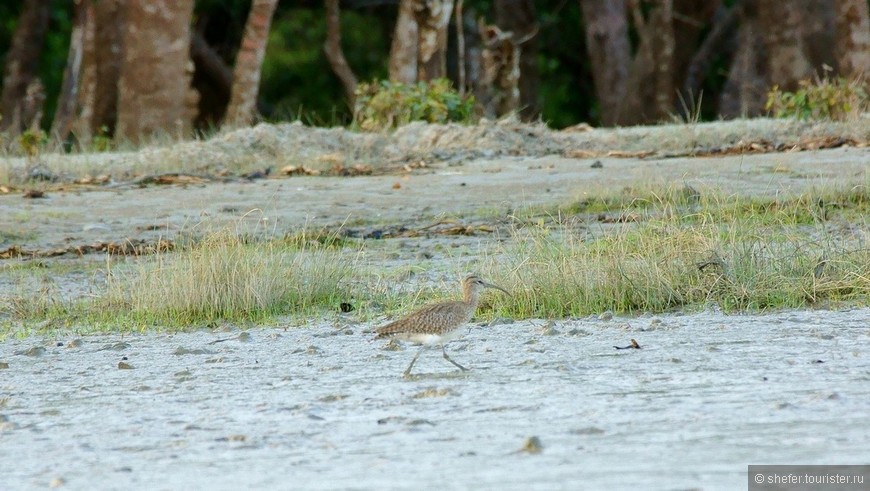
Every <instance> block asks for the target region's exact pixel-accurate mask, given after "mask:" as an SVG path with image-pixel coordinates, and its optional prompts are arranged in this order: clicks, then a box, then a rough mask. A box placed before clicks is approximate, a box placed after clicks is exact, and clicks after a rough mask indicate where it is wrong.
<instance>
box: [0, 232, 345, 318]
mask: <svg viewBox="0 0 870 491" xmlns="http://www.w3.org/2000/svg"><path fill="white" fill-rule="evenodd" d="M353 254H354V251H352V250H351V251H350V252H348V251H344V255H343V256H341V255H339V252H338V251H336V250H331V249H328V248H327V247H321V246H313V245H311V244H310V243H306V244H301V245H300V244H297V245H292V246H291V245H288V244H286V243H284V242H282V241H269V242H253V241H251V240H249V239H247V238H244V237H241V236H238V235H235V234H234V233H233V232H232V231H229V230H223V231H218V232H212V233H209V234H207V235H206V236H205V237H203V238H202V239H200V240H197V241H191V242H188V243H186V244H184V245H181V246H179V247H178V248H177V249H176V250H175V251H173V252H165V253H158V254H156V255H154V256H151V257H146V258H129V259H125V258H120V259H117V258H109V260H108V261H107V266H106V271H107V275H106V277H107V279H106V282H105V286H104V288H103V289H102V291H100V292H99V293H97V294H95V295H92V296H89V297H80V298H78V299H77V300H74V301H65V300H64V299H63V298H62V296H61V295H59V294H57V292H56V291H53V289H51V288H50V289H47V290H45V291H42V292H41V294H39V295H23V294H22V295H15V296H13V297H12V298H10V299H9V301H8V302H7V304H8V307H7V310H8V311H9V313H10V315H11V316H12V317H14V318H16V319H23V320H26V321H29V322H36V323H44V322H46V321H49V322H50V323H51V324H52V325H54V326H58V327H59V326H74V325H82V324H84V325H88V326H91V328H92V329H95V330H102V329H106V330H125V329H133V330H136V329H142V328H149V327H157V328H170V329H172V328H188V327H196V326H203V325H211V324H214V323H216V322H218V321H222V320H225V321H229V322H253V323H262V322H265V321H267V320H269V319H271V318H273V317H275V316H278V315H286V314H292V315H299V316H303V315H314V314H317V313H322V312H323V311H324V310H327V309H332V310H336V311H337V309H338V305H339V304H340V303H341V302H342V301H345V300H346V299H347V298H348V297H349V295H350V292H349V290H348V289H347V288H346V287H345V286H343V283H344V282H345V280H346V279H347V278H349V277H350V276H352V273H353V271H354V268H355V263H354V260H352V259H351V260H348V259H347V258H348V255H350V257H351V258H352V257H353ZM0 314H2V312H0ZM0 318H2V315H0Z"/></svg>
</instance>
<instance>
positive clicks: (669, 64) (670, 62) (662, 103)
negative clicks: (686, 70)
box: [649, 0, 676, 119]
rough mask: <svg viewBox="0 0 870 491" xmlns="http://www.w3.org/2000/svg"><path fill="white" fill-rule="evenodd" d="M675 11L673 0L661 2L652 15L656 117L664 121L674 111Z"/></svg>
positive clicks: (651, 35)
mask: <svg viewBox="0 0 870 491" xmlns="http://www.w3.org/2000/svg"><path fill="white" fill-rule="evenodd" d="M673 19H674V9H673V1H672V0H660V1H659V2H658V8H656V9H655V10H653V11H652V13H651V14H650V21H649V26H650V31H649V36H650V38H651V40H652V53H653V55H652V58H653V66H654V69H653V74H654V76H655V98H654V100H655V117H656V118H657V119H664V118H666V117H667V116H669V115H670V114H671V113H672V112H673V110H674V97H675V95H676V93H675V88H676V84H675V80H674V76H675V73H674V70H675V68H676V63H675V61H676V60H675V53H676V42H675V40H674V25H673Z"/></svg>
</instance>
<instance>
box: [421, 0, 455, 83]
mask: <svg viewBox="0 0 870 491" xmlns="http://www.w3.org/2000/svg"><path fill="white" fill-rule="evenodd" d="M413 9H414V18H415V20H416V21H417V29H418V30H417V80H423V81H428V80H434V79H436V78H442V77H445V76H446V74H447V26H448V25H449V24H450V14H452V13H453V0H414V3H413Z"/></svg>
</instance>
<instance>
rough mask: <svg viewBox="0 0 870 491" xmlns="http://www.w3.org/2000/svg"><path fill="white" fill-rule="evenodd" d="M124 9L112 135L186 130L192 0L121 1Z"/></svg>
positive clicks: (132, 137)
mask: <svg viewBox="0 0 870 491" xmlns="http://www.w3.org/2000/svg"><path fill="white" fill-rule="evenodd" d="M125 10H126V12H125V13H126V15H125V17H126V26H125V27H126V30H125V32H124V37H123V39H124V41H123V45H124V55H123V60H122V62H121V76H120V80H119V81H118V126H117V136H120V137H122V138H126V139H129V140H131V141H134V142H138V141H139V140H140V139H141V138H142V137H143V136H147V135H150V134H154V133H164V134H171V135H176V136H183V135H186V134H187V133H188V131H189V130H190V124H191V121H192V119H193V118H192V115H191V114H190V112H191V108H190V104H189V102H190V101H189V98H190V95H189V93H188V92H189V90H190V78H191V73H190V70H189V67H190V19H191V15H192V13H193V0H151V1H149V2H126V7H125Z"/></svg>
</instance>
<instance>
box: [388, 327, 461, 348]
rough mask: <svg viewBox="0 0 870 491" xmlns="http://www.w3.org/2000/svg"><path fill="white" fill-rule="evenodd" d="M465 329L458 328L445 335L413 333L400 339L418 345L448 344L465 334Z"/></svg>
mask: <svg viewBox="0 0 870 491" xmlns="http://www.w3.org/2000/svg"><path fill="white" fill-rule="evenodd" d="M464 331H465V329H463V328H461V327H460V328H458V329H454V330H452V331H450V332H446V333H444V334H431V333H422V332H413V333H404V334H402V335H400V336H399V338H400V339H402V340H404V341H409V342H411V343H417V344H425V345H427V346H429V345H433V344H445V343H448V342H450V341H452V340H454V339H456V338H458V337H459V336H461V335H462V334H463V332H464Z"/></svg>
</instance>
